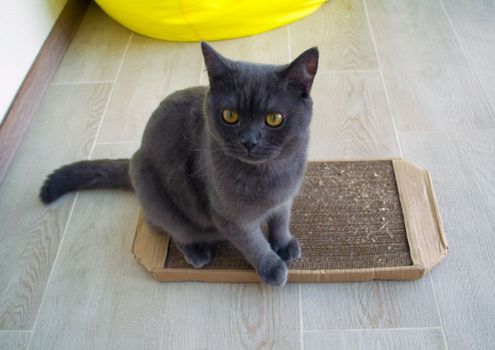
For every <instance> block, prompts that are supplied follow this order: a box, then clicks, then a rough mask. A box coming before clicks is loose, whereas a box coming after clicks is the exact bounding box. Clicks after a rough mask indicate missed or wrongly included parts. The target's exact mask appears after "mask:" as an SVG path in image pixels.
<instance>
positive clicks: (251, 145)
mask: <svg viewBox="0 0 495 350" xmlns="http://www.w3.org/2000/svg"><path fill="white" fill-rule="evenodd" d="M241 143H242V145H243V146H244V147H246V149H247V150H248V151H250V150H252V149H253V148H254V146H256V144H257V143H258V141H256V140H245V141H241Z"/></svg>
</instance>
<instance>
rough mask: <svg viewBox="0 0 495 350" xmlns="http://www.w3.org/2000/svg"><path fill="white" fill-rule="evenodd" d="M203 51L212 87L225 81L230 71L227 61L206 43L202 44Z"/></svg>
mask: <svg viewBox="0 0 495 350" xmlns="http://www.w3.org/2000/svg"><path fill="white" fill-rule="evenodd" d="M201 51H203V57H204V59H205V65H206V70H207V72H208V78H209V79H210V85H211V84H214V83H215V82H216V81H218V80H223V78H225V76H226V75H227V73H228V72H229V71H230V70H229V68H228V67H227V63H226V61H227V60H226V59H225V57H223V56H222V55H220V54H219V53H218V52H216V51H215V49H213V47H211V46H210V45H209V44H208V43H206V42H205V41H202V42H201Z"/></svg>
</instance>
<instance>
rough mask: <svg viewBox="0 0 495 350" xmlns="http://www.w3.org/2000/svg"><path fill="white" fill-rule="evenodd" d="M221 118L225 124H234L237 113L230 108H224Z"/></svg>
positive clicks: (237, 119) (237, 116)
mask: <svg viewBox="0 0 495 350" xmlns="http://www.w3.org/2000/svg"><path fill="white" fill-rule="evenodd" d="M222 118H223V120H224V121H225V122H226V123H227V124H235V123H237V122H238V121H239V114H237V112H236V111H233V110H231V109H224V110H223V112H222Z"/></svg>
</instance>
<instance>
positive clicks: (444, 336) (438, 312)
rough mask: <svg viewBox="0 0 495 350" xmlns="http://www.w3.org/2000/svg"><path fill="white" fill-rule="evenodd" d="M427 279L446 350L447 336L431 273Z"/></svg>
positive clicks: (447, 347) (447, 345) (447, 346)
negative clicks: (428, 279)
mask: <svg viewBox="0 0 495 350" xmlns="http://www.w3.org/2000/svg"><path fill="white" fill-rule="evenodd" d="M429 278H430V283H431V289H432V290H433V298H434V299H435V306H436V308H437V314H438V318H439V319H440V327H441V328H442V338H443V342H444V343H445V348H446V349H447V350H448V349H449V344H448V343H447V335H446V334H445V329H444V326H443V318H442V314H441V312H440V305H439V304H438V297H437V291H436V290H435V283H433V277H432V275H431V273H430V274H429Z"/></svg>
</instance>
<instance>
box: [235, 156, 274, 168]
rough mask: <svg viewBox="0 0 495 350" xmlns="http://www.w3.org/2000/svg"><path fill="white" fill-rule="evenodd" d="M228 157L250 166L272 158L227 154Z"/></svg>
mask: <svg viewBox="0 0 495 350" xmlns="http://www.w3.org/2000/svg"><path fill="white" fill-rule="evenodd" d="M229 155H230V156H231V157H234V158H236V159H238V160H240V161H241V162H243V163H247V164H252V165H260V164H263V163H265V162H267V161H269V160H270V159H272V158H273V157H272V156H269V155H262V156H260V155H253V154H229Z"/></svg>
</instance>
